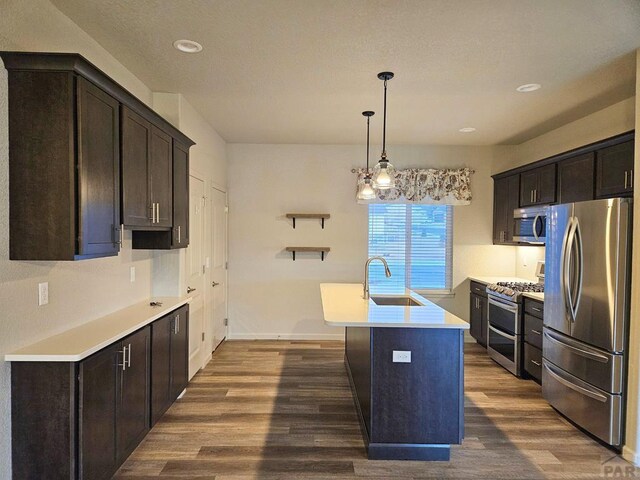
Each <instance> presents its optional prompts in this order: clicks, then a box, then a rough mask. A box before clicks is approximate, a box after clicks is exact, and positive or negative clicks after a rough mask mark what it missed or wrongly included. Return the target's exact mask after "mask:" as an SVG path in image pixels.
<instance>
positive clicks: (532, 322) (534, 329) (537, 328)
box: [524, 313, 542, 348]
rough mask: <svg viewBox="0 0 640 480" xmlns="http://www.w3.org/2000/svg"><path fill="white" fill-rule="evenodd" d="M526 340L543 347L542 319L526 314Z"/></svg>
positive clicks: (535, 345)
mask: <svg viewBox="0 0 640 480" xmlns="http://www.w3.org/2000/svg"><path fill="white" fill-rule="evenodd" d="M524 341H525V342H527V343H529V344H530V345H533V346H534V347H537V348H542V319H541V318H537V317H532V316H531V315H529V314H528V313H525V314H524Z"/></svg>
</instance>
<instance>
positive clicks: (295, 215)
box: [287, 213, 331, 228]
mask: <svg viewBox="0 0 640 480" xmlns="http://www.w3.org/2000/svg"><path fill="white" fill-rule="evenodd" d="M287 218H291V219H292V220H293V228H296V218H319V219H320V220H321V222H322V223H321V225H322V228H324V220H325V219H326V218H331V215H330V214H328V213H287Z"/></svg>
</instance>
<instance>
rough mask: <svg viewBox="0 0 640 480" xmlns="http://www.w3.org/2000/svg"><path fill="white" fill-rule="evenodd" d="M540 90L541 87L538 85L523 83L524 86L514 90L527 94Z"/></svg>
mask: <svg viewBox="0 0 640 480" xmlns="http://www.w3.org/2000/svg"><path fill="white" fill-rule="evenodd" d="M540 88H542V85H540V84H539V83H525V84H524V85H520V86H519V87H518V88H516V90H517V91H519V92H522V93H527V92H533V91H535V90H539V89H540Z"/></svg>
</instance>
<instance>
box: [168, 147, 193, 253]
mask: <svg viewBox="0 0 640 480" xmlns="http://www.w3.org/2000/svg"><path fill="white" fill-rule="evenodd" d="M171 238H172V242H171V244H172V246H173V247H174V248H185V247H187V246H189V149H188V148H187V147H185V146H184V145H182V144H180V143H178V142H176V141H175V140H174V141H173V230H172V232H171Z"/></svg>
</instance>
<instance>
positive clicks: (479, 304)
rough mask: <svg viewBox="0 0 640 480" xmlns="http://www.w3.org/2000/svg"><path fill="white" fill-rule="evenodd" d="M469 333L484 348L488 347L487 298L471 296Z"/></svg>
mask: <svg viewBox="0 0 640 480" xmlns="http://www.w3.org/2000/svg"><path fill="white" fill-rule="evenodd" d="M470 308H471V315H470V316H469V324H470V325H469V333H470V334H471V336H472V337H473V338H475V339H476V341H477V342H478V343H479V344H480V345H482V346H483V347H486V346H487V297H483V296H480V295H476V294H475V293H472V294H471V306H470Z"/></svg>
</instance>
